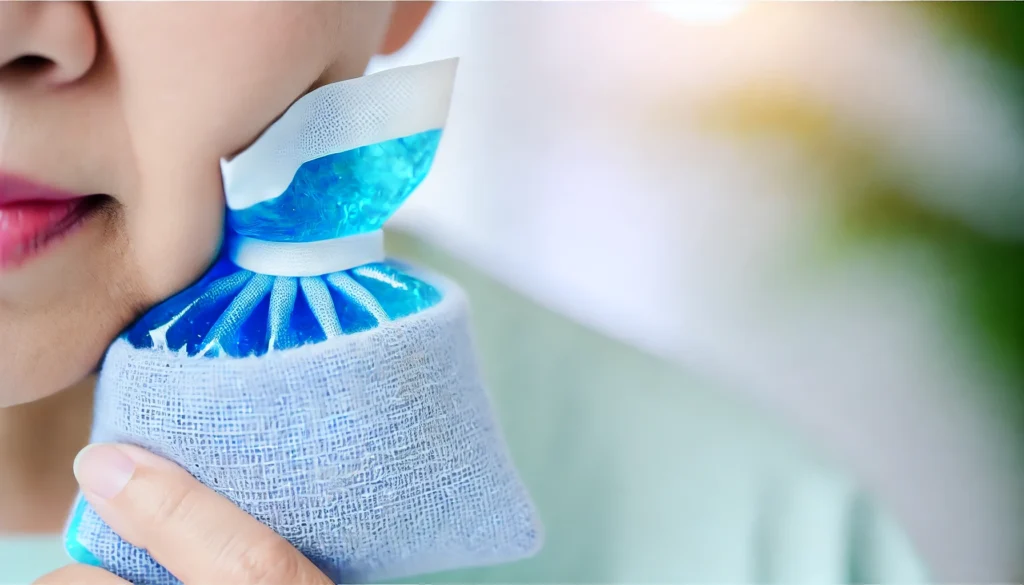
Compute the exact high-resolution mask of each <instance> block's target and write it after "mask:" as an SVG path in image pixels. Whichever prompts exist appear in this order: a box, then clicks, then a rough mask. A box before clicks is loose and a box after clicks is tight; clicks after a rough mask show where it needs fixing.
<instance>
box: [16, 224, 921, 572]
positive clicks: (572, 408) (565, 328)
mask: <svg viewBox="0 0 1024 585" xmlns="http://www.w3.org/2000/svg"><path fill="white" fill-rule="evenodd" d="M389 247H390V249H391V250H390V251H391V253H392V254H394V255H395V256H397V257H400V258H404V259H407V260H411V261H414V262H417V263H420V264H423V265H425V266H428V267H431V268H433V269H434V270H438V271H440V272H442V273H445V274H447V275H449V276H451V277H452V278H454V279H456V280H457V281H458V282H460V283H461V284H462V285H463V286H464V287H465V289H466V290H467V291H468V292H469V295H470V298H471V300H472V302H473V306H474V323H475V326H476V330H477V341H478V343H479V346H480V350H481V354H482V356H483V365H484V369H485V375H486V377H487V379H488V383H489V385H490V390H491V393H492V395H493V397H494V399H495V401H496V404H497V408H498V413H499V417H500V419H501V423H502V426H503V429H504V431H505V434H506V436H507V438H508V440H509V443H510V446H511V450H512V455H513V457H514V458H515V460H516V462H517V464H518V466H519V468H520V471H521V472H522V474H523V477H524V480H525V481H526V482H527V484H528V485H529V487H530V489H531V492H532V494H533V496H534V498H535V500H536V502H537V505H538V507H539V509H540V513H541V517H542V518H543V520H544V523H545V526H546V528H547V544H546V546H545V548H544V550H543V552H542V553H541V554H540V555H538V556H537V557H535V558H532V559H529V560H526V561H523V562H520V563H516V564H512V565H506V566H502V567H492V568H485V569H475V570H467V571H459V572H453V573H447V574H443V575H434V576H429V577H427V579H429V580H430V581H431V582H437V583H440V582H464V583H473V582H479V583H499V582H501V583H522V582H545V583H558V582H562V583H568V582H572V583H581V582H593V583H613V582H618V583H627V582H628V583H641V582H662V583H670V582H671V583H682V582H703V583H709V582H729V583H751V582H762V583H774V582H778V583H782V582H785V583H798V582H804V583H857V582H859V583H897V582H898V583H901V584H902V583H916V582H922V581H924V580H925V574H926V573H925V571H924V568H923V567H922V565H921V563H920V562H919V560H918V559H917V558H916V556H915V554H914V552H913V550H912V548H911V546H910V544H909V543H908V542H907V540H906V539H905V538H904V537H903V535H902V532H901V531H900V530H899V529H898V527H897V526H896V525H894V524H893V523H892V522H891V520H890V519H889V517H888V516H886V515H885V514H884V513H882V512H881V511H880V510H879V508H878V507H877V506H876V505H875V504H874V503H873V502H872V501H871V500H870V499H869V498H868V497H866V496H865V494H864V493H862V492H861V491H860V490H859V489H858V488H857V486H856V485H855V484H854V483H853V482H851V481H850V480H849V479H848V478H847V477H845V476H844V475H843V474H841V473H838V472H836V471H835V470H833V469H832V468H831V467H830V466H829V465H827V464H826V463H823V462H822V461H820V460H819V459H818V457H819V456H820V454H817V453H814V451H813V450H812V449H810V448H809V447H808V446H807V445H806V444H804V442H801V441H799V440H798V439H797V438H796V437H793V436H791V435H790V434H789V433H788V432H786V430H785V429H783V428H782V427H780V426H779V425H777V424H776V423H775V422H774V421H773V420H772V418H771V417H770V416H768V415H767V414H766V413H763V412H759V411H757V410H755V409H753V408H752V407H750V406H749V405H745V404H742V403H741V402H739V401H737V400H733V399H731V398H730V395H729V394H728V393H727V392H725V391H724V390H723V389H721V388H718V387H716V386H715V385H714V384H711V383H709V382H707V381H704V380H700V379H698V378H696V377H694V376H692V375H689V374H688V373H687V372H685V371H683V370H681V369H679V368H678V367H675V366H673V365H672V364H670V363H667V362H665V361H663V360H660V359H657V358H654V357H652V356H649V355H646V354H645V353H643V352H640V351H637V350H635V349H633V348H631V347H629V346H627V345H624V344H620V343H618V342H615V341H612V340H610V339H608V338H606V337H604V336H602V335H599V334H597V333H595V332H593V331H591V330H589V329H587V328H585V327H582V326H579V325H577V324H574V323H572V322H571V321H569V320H567V319H565V318H564V317H561V316H559V315H557V314H554V313H551V312H549V311H547V310H545V309H543V308H542V307H540V306H538V305H537V304H535V303H532V302H530V301H529V300H527V299H525V298H524V297H522V296H521V295H518V294H516V293H515V292H513V291H512V290H510V289H509V288H507V287H504V286H502V285H500V284H498V283H496V282H495V281H493V280H490V279H488V278H487V277H485V276H484V275H482V274H481V273H480V272H479V271H477V270H474V269H472V268H470V267H469V266H468V265H466V264H463V263H461V262H459V261H457V260H456V259H454V258H452V257H450V256H448V255H446V254H443V253H441V252H440V251H438V250H436V249H432V248H430V247H428V246H425V245H423V244H422V243H420V242H418V241H416V240H415V239H413V238H411V237H408V236H405V235H402V234H394V233H393V234H390V235H389ZM65 562H66V561H65V560H64V557H63V555H62V553H61V552H60V547H59V544H58V542H57V539H56V538H53V539H49V540H34V541H33V540H24V541H11V540H6V541H5V540H0V585H5V584H8V583H11V584H13V583H28V582H30V581H31V580H32V578H35V577H38V576H39V575H41V574H43V573H45V572H47V571H49V570H52V569H53V568H56V567H58V566H60V565H61V564H64V563H65ZM423 580H424V579H423V578H421V579H412V580H410V582H415V581H423Z"/></svg>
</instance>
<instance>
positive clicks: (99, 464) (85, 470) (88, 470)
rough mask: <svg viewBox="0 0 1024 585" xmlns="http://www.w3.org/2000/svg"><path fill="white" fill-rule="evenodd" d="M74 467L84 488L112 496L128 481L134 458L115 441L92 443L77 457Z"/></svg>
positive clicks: (133, 468)
mask: <svg viewBox="0 0 1024 585" xmlns="http://www.w3.org/2000/svg"><path fill="white" fill-rule="evenodd" d="M74 471H75V478H76V479H77V480H78V485H80V486H81V487H82V491H83V492H86V493H89V494H92V495H95V496H98V497H100V498H103V499H105V500H109V499H110V498H113V497H114V496H116V495H117V494H119V493H121V490H123V489H124V486H126V485H128V480H130V479H131V478H132V474H133V473H135V462H134V461H132V460H131V459H129V458H128V456H127V455H125V454H124V453H122V452H121V450H120V449H118V448H117V447H115V446H114V445H89V446H88V447H86V448H85V449H82V450H81V451H80V452H79V453H78V456H77V457H75V464H74Z"/></svg>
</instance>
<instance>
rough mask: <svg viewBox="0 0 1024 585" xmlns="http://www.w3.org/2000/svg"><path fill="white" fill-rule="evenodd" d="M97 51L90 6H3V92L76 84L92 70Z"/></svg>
mask: <svg viewBox="0 0 1024 585" xmlns="http://www.w3.org/2000/svg"><path fill="white" fill-rule="evenodd" d="M96 45H97V39H96V27H95V24H94V22H93V16H92V12H91V10H90V7H89V5H88V3H86V2H36V1H19V0H15V1H13V2H10V1H3V0H0V86H2V85H4V84H7V83H40V82H41V83H44V84H46V85H53V86H60V85H65V84H69V83H73V82H75V81H76V80H78V79H80V78H81V77H83V76H84V75H85V74H86V73H88V72H89V70H90V69H92V66H93V63H94V62H95V61H96V51H97V47H96Z"/></svg>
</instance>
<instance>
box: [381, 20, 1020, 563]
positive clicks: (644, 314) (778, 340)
mask: <svg viewBox="0 0 1024 585" xmlns="http://www.w3.org/2000/svg"><path fill="white" fill-rule="evenodd" d="M449 56H459V57H461V59H462V61H461V65H460V70H459V74H458V83H457V88H456V93H455V100H454V103H453V107H452V117H451V120H450V123H449V127H448V131H447V134H446V138H445V143H444V147H443V148H442V149H441V153H440V155H439V158H438V160H437V162H436V165H435V169H434V171H432V174H431V176H430V177H429V178H428V180H427V182H426V184H425V185H424V186H423V188H422V189H421V190H420V191H418V192H417V194H416V195H415V196H414V197H413V198H412V200H411V201H410V202H409V204H408V205H407V207H406V208H404V209H403V211H402V212H401V213H400V215H399V217H398V218H397V221H398V222H399V223H400V224H402V225H403V226H404V227H405V228H407V229H409V230H412V231H414V232H416V233H418V234H420V235H422V236H424V237H426V238H428V239H429V240H431V241H432V242H434V243H436V244H437V245H439V246H442V247H444V248H446V249H447V250H448V251H450V252H453V253H454V254H456V255H457V256H460V257H461V258H463V259H465V260H468V261H470V262H471V263H473V264H474V265H476V266H477V267H478V268H480V269H482V270H484V271H486V272H488V273H489V274H490V275H492V276H493V277H496V278H498V279H500V280H502V281H503V282H505V283H506V284H508V285H510V286H512V287H514V288H516V289H518V290H519V291H520V292H522V293H524V294H526V295H528V296H530V297H532V298H533V299H535V300H537V301H539V302H541V303H543V304H545V305H547V306H549V307H551V308H554V309H556V310H558V311H561V312H562V313H564V314H566V315H569V316H571V317H572V318H573V319H576V320H578V321H580V322H583V323H586V324H588V325H590V326H592V327H595V328H598V329H600V330H601V331H603V332H604V333H606V334H608V335H610V336H613V337H615V338H618V339H621V340H625V341H627V342H629V343H632V344H634V345H636V346H638V347H641V348H643V349H645V350H647V351H649V352H652V353H655V354H658V355H660V356H662V357H665V358H667V359H671V360H673V361H676V362H678V363H680V364H683V365H684V366H685V367H687V368H691V369H693V370H694V371H699V372H700V373H701V375H703V376H705V377H710V378H713V379H717V380H721V381H722V386H723V387H726V388H735V389H738V390H737V391H738V392H742V393H743V398H744V399H746V400H749V401H752V402H756V403H758V404H759V405H761V406H764V407H767V408H770V409H771V410H772V411H774V412H775V413H777V415H778V416H779V417H780V419H782V420H784V421H785V422H786V423H787V424H789V425H790V426H791V427H792V428H794V429H795V431H796V432H798V433H800V434H802V435H803V436H805V437H807V438H808V440H809V441H813V442H816V443H818V444H820V445H821V448H822V450H824V451H825V452H826V453H827V456H828V457H829V458H831V459H832V460H834V461H836V462H838V464H839V465H841V466H842V467H843V468H844V469H847V470H850V472H851V473H852V474H853V475H854V476H855V477H856V478H858V480H859V481H861V482H862V483H863V484H864V485H865V486H867V487H868V488H869V489H870V490H872V491H873V492H874V493H875V494H878V496H879V498H880V499H881V500H882V501H883V503H884V505H885V506H887V507H888V509H890V510H891V511H892V512H893V514H894V515H895V516H896V518H897V520H898V521H899V522H900V524H901V525H902V526H904V527H905V529H906V530H907V532H908V533H909V535H910V537H911V539H912V541H913V542H914V544H915V546H916V547H917V549H918V550H919V552H920V553H921V555H922V556H923V557H924V560H925V561H926V563H927V564H928V565H929V566H930V567H932V569H933V571H934V573H935V574H934V577H936V578H938V579H939V580H940V581H954V580H958V579H959V580H963V579H970V578H971V576H977V575H1004V576H1005V575H1018V576H1020V575H1024V554H1021V552H1022V551H1024V527H1022V523H1021V522H1020V520H1021V519H1024V436H1022V435H1024V432H1022V431H1024V5H1022V4H1019V3H941V4H930V3H908V4H903V3H793V4H785V3H755V4H748V3H746V2H742V1H738V0H714V1H710V2H702V1H699V0H695V1H683V0H680V1H678V2H665V3H646V2H622V3H612V2H601V3H586V2H565V3H554V2H552V3H521V2H491V3H476V2H474V3H468V2H466V3H463V2H456V3H442V4H439V5H438V6H437V7H435V9H434V11H433V12H432V14H431V15H430V17H429V18H428V21H427V23H426V25H425V28H424V29H423V30H422V32H421V34H420V35H419V36H418V37H417V38H416V39H415V41H414V43H413V44H412V45H411V46H410V47H408V49H407V50H405V51H404V52H402V53H401V54H399V55H396V56H393V57H390V58H387V59H381V60H379V61H377V62H375V63H374V68H387V67H392V66H396V65H400V64H405V63H415V62H422V61H426V60H430V59H435V58H444V57H449ZM467 161H471V164H467Z"/></svg>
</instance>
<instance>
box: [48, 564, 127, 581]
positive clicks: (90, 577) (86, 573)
mask: <svg viewBox="0 0 1024 585" xmlns="http://www.w3.org/2000/svg"><path fill="white" fill-rule="evenodd" d="M32 585H131V583H129V582H127V581H125V580H124V579H122V578H120V577H118V576H117V575H112V574H110V573H108V572H106V571H104V570H103V569H101V568H99V567H90V566H88V565H68V566H66V567H61V568H60V569H57V570H56V571H54V572H52V573H49V574H47V575H44V576H42V577H40V578H39V579H36V581H35V582H34V583H33V584H32Z"/></svg>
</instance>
